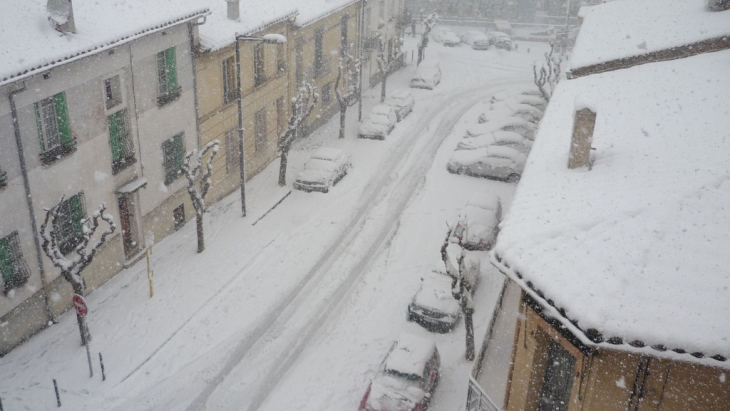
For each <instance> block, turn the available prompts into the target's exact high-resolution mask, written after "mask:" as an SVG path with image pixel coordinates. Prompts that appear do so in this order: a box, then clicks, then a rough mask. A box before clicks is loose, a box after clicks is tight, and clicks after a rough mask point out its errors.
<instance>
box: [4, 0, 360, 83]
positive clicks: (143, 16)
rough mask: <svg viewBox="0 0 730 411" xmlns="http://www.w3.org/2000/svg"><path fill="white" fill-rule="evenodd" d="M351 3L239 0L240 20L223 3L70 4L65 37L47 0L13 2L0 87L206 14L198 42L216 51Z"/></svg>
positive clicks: (137, 0)
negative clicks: (51, 18) (71, 26)
mask: <svg viewBox="0 0 730 411" xmlns="http://www.w3.org/2000/svg"><path fill="white" fill-rule="evenodd" d="M356 2H357V0H308V1H307V2H302V1H299V0H276V1H273V2H265V1H264V2H262V1H259V0H241V1H240V4H239V7H240V16H241V17H240V18H239V20H237V21H233V20H229V19H228V18H227V3H226V1H225V0H155V1H153V2H150V1H143V0H121V1H116V2H108V1H91V0H75V1H74V2H73V15H74V20H75V23H76V33H67V34H61V33H59V32H58V31H56V30H54V29H53V28H52V27H51V25H50V23H49V22H48V19H47V15H48V13H47V11H46V3H47V0H26V1H23V2H14V3H13V4H12V5H10V6H8V7H5V8H4V9H3V13H0V86H2V85H4V84H7V83H10V82H12V81H16V80H18V79H20V78H22V77H24V76H29V75H33V74H35V73H36V72H39V71H41V70H46V69H48V68H51V67H53V66H55V65H58V64H64V63H67V62H70V61H72V60H74V59H77V58H81V57H83V56H85V55H87V54H91V53H96V52H100V51H103V50H105V49H108V48H110V47H114V46H117V45H119V44H122V43H124V42H127V41H131V40H134V39H136V38H138V37H140V36H143V35H145V34H148V33H150V32H154V31H159V30H162V29H164V28H165V27H167V26H169V25H171V24H175V23H178V22H180V21H183V20H187V19H190V18H194V17H195V16H199V15H202V14H205V13H208V12H210V15H209V16H208V17H207V20H206V23H205V24H203V25H201V26H199V33H200V44H201V46H202V47H203V48H204V49H206V50H217V49H220V48H223V47H225V46H227V45H229V44H232V43H233V42H234V39H235V36H236V34H243V35H246V34H252V33H255V32H256V31H259V30H261V29H263V28H265V27H267V26H269V25H271V24H274V23H277V22H279V21H282V20H286V19H295V21H294V23H295V24H296V25H298V26H300V27H301V26H305V25H307V24H311V23H312V22H315V21H317V20H319V19H321V18H323V17H326V16H328V15H330V14H332V13H335V12H337V11H339V10H341V9H342V8H344V7H347V6H349V5H351V4H354V3H356Z"/></svg>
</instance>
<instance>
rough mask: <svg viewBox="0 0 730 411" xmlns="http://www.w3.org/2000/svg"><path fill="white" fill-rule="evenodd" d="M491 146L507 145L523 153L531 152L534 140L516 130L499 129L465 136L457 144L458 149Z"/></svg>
mask: <svg viewBox="0 0 730 411" xmlns="http://www.w3.org/2000/svg"><path fill="white" fill-rule="evenodd" d="M489 146H507V147H512V148H514V149H515V150H517V151H519V152H520V153H523V154H529V153H530V149H531V148H532V140H530V139H527V138H524V137H522V135H520V134H519V133H516V132H514V131H503V130H497V131H495V132H494V133H487V134H482V135H480V136H477V137H472V138H464V139H462V140H461V141H459V144H457V145H456V149H457V150H476V149H479V148H484V147H489Z"/></svg>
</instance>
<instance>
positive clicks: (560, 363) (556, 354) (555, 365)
mask: <svg viewBox="0 0 730 411" xmlns="http://www.w3.org/2000/svg"><path fill="white" fill-rule="evenodd" d="M574 373H575V357H573V356H572V355H571V354H570V352H568V350H566V349H565V348H563V346H562V345H560V344H559V343H557V342H555V341H552V340H551V341H550V351H549V352H548V358H547V364H546V365H545V378H544V379H543V382H542V393H541V394H540V407H539V408H538V410H539V411H567V410H568V405H569V404H570V391H571V389H572V388H573V374H574Z"/></svg>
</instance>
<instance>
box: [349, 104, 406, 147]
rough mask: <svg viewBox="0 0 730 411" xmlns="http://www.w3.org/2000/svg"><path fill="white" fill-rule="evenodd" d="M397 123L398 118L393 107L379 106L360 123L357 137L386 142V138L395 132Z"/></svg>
mask: <svg viewBox="0 0 730 411" xmlns="http://www.w3.org/2000/svg"><path fill="white" fill-rule="evenodd" d="M397 122H398V117H397V115H396V114H395V110H394V109H393V107H391V106H389V105H387V104H378V105H377V106H375V107H373V109H372V110H371V111H370V114H368V115H367V117H365V118H364V119H363V121H362V122H361V123H360V128H359V130H358V132H357V136H358V137H360V138H374V139H378V140H385V136H387V135H388V134H390V132H391V131H393V128H394V127H395V123H397Z"/></svg>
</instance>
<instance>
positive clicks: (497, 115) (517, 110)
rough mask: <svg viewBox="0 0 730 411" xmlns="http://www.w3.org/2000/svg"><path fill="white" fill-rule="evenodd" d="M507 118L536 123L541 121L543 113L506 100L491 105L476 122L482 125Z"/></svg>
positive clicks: (532, 107) (531, 107)
mask: <svg viewBox="0 0 730 411" xmlns="http://www.w3.org/2000/svg"><path fill="white" fill-rule="evenodd" d="M509 116H512V117H518V118H521V119H523V120H526V121H529V122H531V123H538V122H539V121H540V120H542V116H543V113H542V111H541V110H539V109H537V108H535V107H534V106H531V105H528V104H523V103H519V102H517V101H515V100H512V99H507V100H503V101H498V102H496V103H493V104H491V105H490V106H489V109H488V110H486V111H485V112H483V113H482V114H480V115H479V118H478V119H477V121H478V122H479V124H482V123H486V122H489V121H494V120H498V119H501V118H504V117H509Z"/></svg>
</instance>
